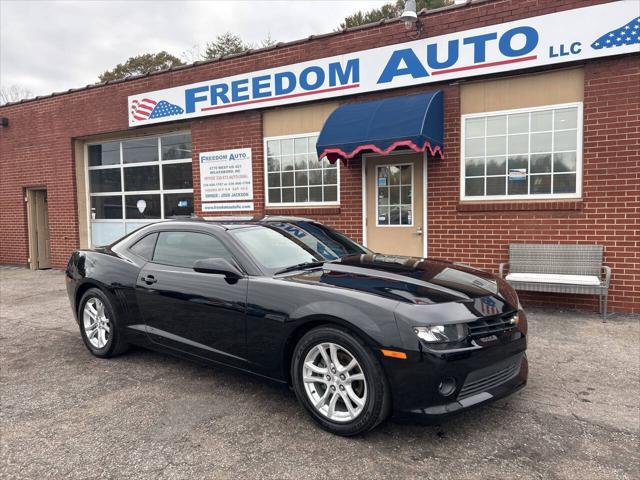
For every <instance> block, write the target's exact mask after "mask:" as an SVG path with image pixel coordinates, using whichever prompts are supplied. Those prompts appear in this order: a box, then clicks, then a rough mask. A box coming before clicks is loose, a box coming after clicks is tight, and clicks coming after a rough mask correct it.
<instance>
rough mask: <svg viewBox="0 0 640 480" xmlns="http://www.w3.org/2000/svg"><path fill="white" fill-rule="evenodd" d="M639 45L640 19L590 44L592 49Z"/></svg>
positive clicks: (635, 19)
mask: <svg viewBox="0 0 640 480" xmlns="http://www.w3.org/2000/svg"><path fill="white" fill-rule="evenodd" d="M639 44H640V17H637V18H634V19H633V20H631V21H630V22H629V23H627V24H626V25H623V26H622V27H620V28H616V29H615V30H611V31H610V32H607V33H605V34H604V35H602V36H601V37H600V38H598V39H597V40H596V41H595V42H593V43H592V44H591V47H592V48H595V49H596V50H600V49H602V48H611V47H621V46H623V45H639Z"/></svg>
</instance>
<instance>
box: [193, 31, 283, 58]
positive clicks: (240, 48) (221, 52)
mask: <svg viewBox="0 0 640 480" xmlns="http://www.w3.org/2000/svg"><path fill="white" fill-rule="evenodd" d="M276 43H278V42H277V41H276V40H274V39H273V38H271V33H267V36H266V37H265V38H264V39H263V40H261V41H260V42H259V43H257V44H255V43H246V42H245V41H244V40H242V38H240V36H239V35H236V34H235V33H231V32H226V33H223V34H220V35H218V36H217V37H216V39H215V40H214V41H213V42H209V43H208V44H207V49H206V50H205V52H204V54H203V55H202V58H203V59H205V60H208V59H213V58H220V57H224V56H226V55H234V54H236V53H242V52H246V51H247V50H252V49H254V48H267V47H272V46H273V45H275V44H276ZM193 50H194V49H192V51H193ZM198 50H199V49H198Z"/></svg>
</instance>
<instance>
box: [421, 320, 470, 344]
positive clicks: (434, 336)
mask: <svg viewBox="0 0 640 480" xmlns="http://www.w3.org/2000/svg"><path fill="white" fill-rule="evenodd" d="M413 331H414V332H415V334H416V335H417V336H418V338H420V339H421V340H423V341H425V342H427V343H451V342H459V341H460V340H464V339H465V338H467V336H468V335H469V330H468V328H467V325H466V324H464V323H451V324H449V325H430V326H428V327H413Z"/></svg>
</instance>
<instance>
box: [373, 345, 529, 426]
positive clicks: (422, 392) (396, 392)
mask: <svg viewBox="0 0 640 480" xmlns="http://www.w3.org/2000/svg"><path fill="white" fill-rule="evenodd" d="M525 350H526V339H525V337H524V336H521V337H520V338H518V339H516V340H513V341H510V342H507V343H505V344H502V345H495V346H492V347H487V348H483V349H480V350H476V351H472V352H461V353H459V354H456V353H451V354H447V355H435V354H432V353H425V352H420V353H416V354H412V355H410V356H409V358H408V362H406V363H405V364H402V363H400V362H399V361H395V362H393V361H392V359H390V360H388V361H386V365H385V368H386V370H387V375H388V378H389V383H390V385H391V391H392V398H393V409H394V416H395V417H396V418H399V419H411V420H413V421H419V422H423V423H434V422H438V421H441V420H442V419H443V418H445V417H447V416H450V415H454V414H457V413H460V412H462V411H464V410H467V409H469V408H473V407H476V406H480V405H483V404H486V403H489V402H492V401H495V400H497V399H499V398H503V397H506V396H508V395H511V394H512V393H515V392H516V391H518V390H520V389H522V388H523V387H524V386H525V385H526V383H527V377H528V370H529V367H528V362H527V357H526V354H525ZM443 379H455V382H456V388H455V391H454V392H453V393H452V394H450V395H447V396H445V395H442V394H441V393H440V392H439V385H440V382H442V381H443Z"/></svg>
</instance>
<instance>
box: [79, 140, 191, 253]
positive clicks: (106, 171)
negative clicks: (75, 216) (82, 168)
mask: <svg viewBox="0 0 640 480" xmlns="http://www.w3.org/2000/svg"><path fill="white" fill-rule="evenodd" d="M87 153H88V164H89V195H90V209H91V210H90V216H91V230H92V243H93V244H94V245H104V244H105V243H110V242H111V241H113V240H116V239H117V238H118V237H119V236H121V235H123V234H124V233H128V232H130V231H132V230H134V229H136V228H138V227H140V226H141V225H144V224H145V223H148V222H153V221H157V220H160V219H163V218H171V217H174V216H188V215H191V214H193V212H194V208H193V178H192V170H191V134H190V133H188V132H186V133H178V134H170V135H163V136H160V137H158V136H155V137H144V138H137V139H130V140H123V141H110V142H104V143H99V144H92V145H89V146H88V147H87Z"/></svg>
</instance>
